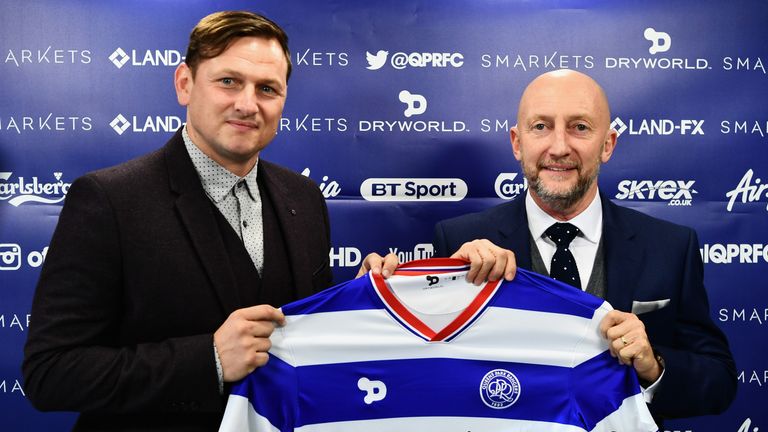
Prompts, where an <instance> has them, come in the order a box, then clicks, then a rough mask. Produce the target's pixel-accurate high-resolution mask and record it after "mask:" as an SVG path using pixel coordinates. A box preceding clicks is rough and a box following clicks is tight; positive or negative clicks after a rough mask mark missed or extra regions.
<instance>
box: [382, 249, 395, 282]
mask: <svg viewBox="0 0 768 432" xmlns="http://www.w3.org/2000/svg"><path fill="white" fill-rule="evenodd" d="M398 265H400V259H399V258H398V257H397V255H395V254H393V253H388V254H387V256H385V257H384V265H383V266H382V268H381V275H382V276H384V279H386V278H388V277H390V276H392V274H393V273H394V272H395V269H397V266H398Z"/></svg>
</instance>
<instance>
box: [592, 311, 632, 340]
mask: <svg viewBox="0 0 768 432" xmlns="http://www.w3.org/2000/svg"><path fill="white" fill-rule="evenodd" d="M632 316H633V315H632V314H628V313H626V312H621V311H617V310H612V311H610V312H608V313H607V314H605V317H603V319H602V321H600V326H599V327H600V333H601V334H602V335H603V337H606V338H607V339H608V340H612V339H616V338H618V337H620V336H621V335H623V334H624V333H626V331H627V328H626V327H627V326H624V327H620V326H622V325H623V324H624V323H625V322H626V321H627V320H629V319H631V318H632ZM617 327H620V328H617Z"/></svg>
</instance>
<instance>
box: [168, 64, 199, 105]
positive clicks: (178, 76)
mask: <svg viewBox="0 0 768 432" xmlns="http://www.w3.org/2000/svg"><path fill="white" fill-rule="evenodd" d="M173 83H174V86H175V87H176V100H178V101H179V105H181V106H187V105H189V99H190V97H191V95H192V86H193V85H194V80H193V78H192V70H191V69H190V68H189V66H187V64H186V63H181V64H180V65H179V67H177V68H176V72H175V73H174V75H173Z"/></svg>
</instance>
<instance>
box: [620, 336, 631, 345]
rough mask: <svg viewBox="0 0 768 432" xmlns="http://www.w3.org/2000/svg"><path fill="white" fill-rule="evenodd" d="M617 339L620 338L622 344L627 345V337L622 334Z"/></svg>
mask: <svg viewBox="0 0 768 432" xmlns="http://www.w3.org/2000/svg"><path fill="white" fill-rule="evenodd" d="M619 339H621V343H623V344H624V346H627V345H629V341H628V340H627V338H625V337H624V336H622V337H621V338H619Z"/></svg>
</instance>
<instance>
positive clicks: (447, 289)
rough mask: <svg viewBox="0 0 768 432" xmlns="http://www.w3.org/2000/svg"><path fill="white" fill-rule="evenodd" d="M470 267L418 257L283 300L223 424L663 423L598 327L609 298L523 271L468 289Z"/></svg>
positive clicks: (391, 427)
mask: <svg viewBox="0 0 768 432" xmlns="http://www.w3.org/2000/svg"><path fill="white" fill-rule="evenodd" d="M468 269H469V268H468V266H467V265H466V263H465V262H463V261H458V260H451V259H430V260H422V261H412V262H410V263H406V264H403V265H401V267H399V268H398V269H397V271H396V272H395V274H394V275H393V276H392V277H390V278H389V279H387V280H386V281H385V280H383V279H382V278H381V277H376V276H372V275H371V274H368V275H365V276H363V277H360V278H358V279H355V280H352V281H349V282H346V283H343V284H340V285H337V286H335V287H333V288H330V289H328V290H326V291H323V292H321V293H318V294H316V295H314V296H312V297H309V298H306V299H303V300H300V301H297V302H294V303H291V304H288V305H286V306H284V307H283V308H282V310H283V312H284V313H285V315H286V325H285V326H283V327H280V328H277V329H276V330H275V331H274V333H273V334H272V337H271V342H272V349H271V350H270V352H269V354H270V359H269V362H268V363H267V364H266V365H265V366H264V367H261V368H259V369H257V370H256V371H254V372H253V373H251V374H250V375H248V376H247V377H246V378H245V379H243V380H242V381H240V382H239V383H237V384H236V385H235V386H234V387H233V389H232V393H231V395H230V397H229V401H228V403H227V408H226V412H225V414H224V419H223V421H222V424H221V429H220V431H222V432H223V431H226V432H234V431H238V432H240V431H252V432H253V431H258V432H262V431H263V432H267V431H281V432H284V431H306V432H326V431H334V432H352V431H355V432H358V431H366V432H385V431H386V432H391V431H398V432H409V431H413V432H417V431H418V432H423V431H438V430H439V431H441V432H468V431H471V432H493V431H537V432H540V431H568V432H570V431H620V432H631V431H656V430H657V427H656V424H655V423H654V421H653V419H652V417H651V415H650V413H649V411H648V409H647V406H646V404H645V402H644V400H643V396H642V393H641V389H640V386H639V384H638V381H637V377H636V375H635V372H634V370H633V369H632V368H630V367H627V366H623V365H620V364H619V363H618V361H617V360H616V359H614V358H613V357H611V355H610V354H609V352H608V343H607V341H605V340H604V339H603V338H602V337H601V335H600V333H599V330H598V328H599V327H598V326H599V323H600V321H601V319H602V318H603V317H604V316H605V314H606V313H608V312H609V311H610V310H611V306H610V305H609V304H608V303H606V302H604V301H602V300H600V299H598V298H596V297H594V296H592V295H590V294H586V293H584V292H582V291H580V290H577V289H574V288H572V287H570V286H568V285H565V284H562V283H560V282H557V281H555V280H553V279H550V278H548V277H546V276H542V275H539V274H536V273H532V272H529V271H526V270H522V269H518V270H517V275H516V276H515V279H514V280H513V281H511V282H489V283H486V284H485V285H482V286H475V285H473V284H471V283H468V282H466V280H465V276H466V273H467V271H468Z"/></svg>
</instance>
